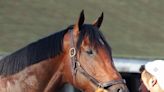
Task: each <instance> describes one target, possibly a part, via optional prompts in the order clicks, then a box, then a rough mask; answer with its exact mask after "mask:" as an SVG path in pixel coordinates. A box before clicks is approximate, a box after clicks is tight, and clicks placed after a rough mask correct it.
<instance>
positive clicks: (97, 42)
mask: <svg viewBox="0 0 164 92" xmlns="http://www.w3.org/2000/svg"><path fill="white" fill-rule="evenodd" d="M72 29H73V26H72V25H71V26H69V27H68V28H66V29H64V30H62V31H59V32H57V33H54V34H52V35H50V36H47V37H45V38H42V39H40V40H38V41H36V42H33V43H31V44H29V45H27V46H26V47H24V48H22V49H20V50H18V51H16V52H14V53H12V54H10V55H8V56H6V57H4V58H3V59H1V60H0V75H11V74H14V73H17V72H19V71H21V70H23V69H24V68H25V67H28V66H30V65H33V64H36V63H39V62H41V61H43V60H45V59H48V58H52V57H55V56H57V55H59V54H60V53H62V50H63V37H64V35H65V34H66V33H67V32H68V30H72ZM86 36H87V37H89V41H90V44H91V46H93V47H95V48H97V47H98V46H105V48H106V51H107V53H108V54H109V55H110V57H112V56H111V48H110V46H109V45H108V43H107V41H106V40H105V38H104V36H103V34H102V33H101V31H100V30H99V29H98V28H97V27H94V26H93V25H91V24H83V25H82V26H81V27H80V34H79V38H78V42H77V44H76V46H77V50H78V49H79V48H80V46H81V43H82V41H83V39H84V38H85V37H86ZM111 60H112V58H111Z"/></svg>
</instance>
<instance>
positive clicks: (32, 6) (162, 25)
mask: <svg viewBox="0 0 164 92" xmlns="http://www.w3.org/2000/svg"><path fill="white" fill-rule="evenodd" d="M82 9H84V11H85V16H86V21H85V22H86V23H92V22H93V21H94V20H95V19H97V18H98V16H99V15H100V14H101V12H104V21H103V24H102V26H101V31H102V32H103V34H104V35H105V37H106V39H107V41H108V42H109V44H110V45H111V47H112V52H113V56H114V57H125V58H145V59H147V58H163V55H164V0H0V53H2V54H8V53H9V54H10V53H12V52H14V51H16V50H18V49H20V48H22V47H24V46H26V45H27V44H29V43H31V42H33V41H36V40H38V39H40V38H43V37H45V36H47V35H50V34H52V33H54V32H56V31H60V30H62V29H64V28H66V27H67V26H69V25H70V24H73V23H75V22H76V21H77V18H78V16H79V14H80V12H81V10H82Z"/></svg>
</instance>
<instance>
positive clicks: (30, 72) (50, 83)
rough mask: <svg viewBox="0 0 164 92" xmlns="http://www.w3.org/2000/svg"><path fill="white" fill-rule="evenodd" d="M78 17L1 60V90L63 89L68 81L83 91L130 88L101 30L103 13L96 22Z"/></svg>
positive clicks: (114, 91) (35, 91)
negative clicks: (66, 25)
mask: <svg viewBox="0 0 164 92" xmlns="http://www.w3.org/2000/svg"><path fill="white" fill-rule="evenodd" d="M84 20H85V16H84V10H82V12H81V13H80V16H79V18H78V21H77V22H75V23H74V24H73V25H70V26H68V27H67V28H65V29H63V30H61V31H58V32H55V33H54V34H51V35H49V36H47V37H44V38H41V39H39V40H37V41H35V42H32V43H30V44H28V45H27V46H25V47H23V48H21V49H19V50H17V51H15V52H13V53H12V54H10V55H8V56H6V57H4V58H3V59H2V60H1V61H0V76H1V77H0V92H60V90H59V89H60V88H61V87H62V86H63V85H64V84H65V83H70V84H72V85H73V86H74V87H75V88H78V89H80V90H81V91H83V92H94V91H95V90H96V89H97V88H104V89H107V90H108V91H109V92H128V88H127V86H126V83H125V80H124V79H123V78H122V77H121V75H120V73H119V72H118V71H117V70H116V68H115V66H114V63H113V59H112V53H111V47H110V46H109V45H108V43H107V41H106V40H105V37H104V36H103V34H102V33H101V31H100V29H99V28H100V26H101V24H102V21H103V13H102V14H101V16H100V17H99V18H98V19H97V20H96V21H95V22H93V23H91V24H86V23H84Z"/></svg>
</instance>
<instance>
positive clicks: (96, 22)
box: [93, 12, 104, 28]
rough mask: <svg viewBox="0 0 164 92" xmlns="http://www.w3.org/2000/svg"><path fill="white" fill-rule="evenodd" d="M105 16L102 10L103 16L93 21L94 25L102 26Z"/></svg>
mask: <svg viewBox="0 0 164 92" xmlns="http://www.w3.org/2000/svg"><path fill="white" fill-rule="evenodd" d="M103 18H104V13H103V12H102V14H101V16H100V17H99V18H98V19H97V20H96V21H95V22H94V23H93V25H94V26H96V27H98V28H100V26H101V24H102V21H103Z"/></svg>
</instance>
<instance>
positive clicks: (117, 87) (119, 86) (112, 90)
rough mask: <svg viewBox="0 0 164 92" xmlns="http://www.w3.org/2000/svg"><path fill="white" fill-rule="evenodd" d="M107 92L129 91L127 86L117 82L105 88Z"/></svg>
mask: <svg viewBox="0 0 164 92" xmlns="http://www.w3.org/2000/svg"><path fill="white" fill-rule="evenodd" d="M107 91H108V92H129V90H128V88H127V86H126V85H124V84H117V85H113V86H111V87H109V88H107Z"/></svg>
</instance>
